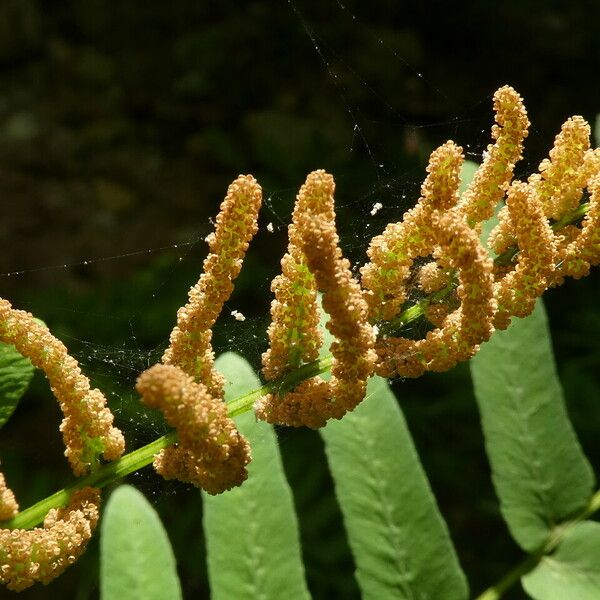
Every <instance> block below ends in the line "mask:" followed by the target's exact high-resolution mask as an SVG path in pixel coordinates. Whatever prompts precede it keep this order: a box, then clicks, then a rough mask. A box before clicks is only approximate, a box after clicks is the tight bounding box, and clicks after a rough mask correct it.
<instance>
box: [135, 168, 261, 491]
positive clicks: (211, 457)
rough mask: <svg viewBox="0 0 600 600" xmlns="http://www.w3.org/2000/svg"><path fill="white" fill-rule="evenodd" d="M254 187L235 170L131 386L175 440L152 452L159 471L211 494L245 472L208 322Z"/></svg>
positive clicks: (237, 248) (246, 455)
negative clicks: (195, 263)
mask: <svg viewBox="0 0 600 600" xmlns="http://www.w3.org/2000/svg"><path fill="white" fill-rule="evenodd" d="M261 203H262V190H261V187H260V185H258V183H257V182H256V180H255V179H254V177H252V176H251V175H240V176H239V177H238V178H237V179H236V180H235V181H234V182H233V183H232V184H231V185H230V186H229V189H228V190H227V196H226V197H225V200H223V203H222V204H221V209H220V212H219V214H218V216H217V219H216V227H215V231H214V232H213V233H211V234H210V235H209V236H208V238H207V241H208V245H209V249H210V253H209V255H208V257H207V258H206V260H205V261H204V270H203V273H202V275H201V276H200V280H199V281H198V283H197V284H196V285H195V286H193V287H192V288H191V289H190V292H189V302H188V303H187V304H186V305H185V306H183V307H182V308H180V309H179V311H178V312H177V325H176V326H175V328H174V329H173V331H172V333H171V338H170V345H169V347H168V348H167V350H166V352H165V353H164V355H163V359H162V361H163V364H162V365H155V366H154V367H151V368H150V369H148V370H147V371H145V372H144V373H142V374H141V375H140V377H139V379H138V382H137V389H138V391H139V392H140V394H141V395H142V400H143V402H144V403H145V404H147V405H148V406H151V407H153V408H158V409H160V410H161V411H162V412H163V413H164V415H165V418H166V420H167V422H168V423H169V424H170V425H172V426H173V427H174V428H175V429H176V430H177V434H178V442H177V443H176V444H175V445H173V446H171V447H169V448H165V449H164V450H162V451H161V452H160V453H159V454H157V455H156V456H155V458H154V468H155V470H156V471H157V472H158V473H159V474H160V475H162V476H163V477H164V478H165V479H179V480H180V481H184V482H187V483H191V484H193V485H195V486H196V487H199V488H202V489H204V490H205V491H206V492H208V493H209V494H218V493H220V492H224V491H225V490H228V489H230V488H232V487H234V486H237V485H240V484H241V483H242V482H243V481H244V480H245V479H246V477H247V471H246V465H247V464H248V463H249V462H250V460H251V453H250V445H249V444H248V442H247V441H246V439H245V438H244V437H243V436H242V435H241V434H240V433H239V431H238V430H237V428H236V427H235V424H234V422H233V421H232V420H231V419H229V418H228V417H227V407H226V405H225V403H224V401H223V386H224V383H225V382H224V379H223V376H222V375H221V374H220V373H218V372H217V371H216V370H215V368H214V352H213V349H212V346H211V339H212V327H213V325H214V324H215V322H216V320H217V318H218V316H219V314H220V313H221V311H222V309H223V305H224V304H225V302H227V300H228V299H229V297H230V296H231V293H232V291H233V282H234V280H235V278H236V277H237V276H238V274H239V272H240V270H241V268H242V262H243V260H244V256H245V254H246V250H247V249H248V245H249V243H250V240H251V239H252V238H253V237H254V235H255V234H256V232H257V231H258V224H257V220H258V211H259V209H260V205H261Z"/></svg>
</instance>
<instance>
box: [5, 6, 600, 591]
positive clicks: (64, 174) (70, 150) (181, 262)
mask: <svg viewBox="0 0 600 600" xmlns="http://www.w3.org/2000/svg"><path fill="white" fill-rule="evenodd" d="M344 6H345V7H346V8H344ZM599 23H600V3H598V2H596V1H590V2H585V1H582V0H579V1H574V2H569V3H567V2H548V1H544V2H542V1H538V2H535V1H529V2H526V1H520V2H516V1H506V2H494V3H492V2H477V1H475V0H470V1H466V2H461V3H454V2H444V3H442V2H440V3H435V2H411V3H405V2H388V1H380V0H377V1H373V2H368V3H367V2H360V3H359V2H353V1H348V2H346V3H345V4H341V3H340V2H337V1H336V0H322V1H321V2H315V1H314V0H294V1H293V2H292V3H288V2H287V1H285V0H279V1H271V2H268V1H255V2H231V1H226V0H223V1H220V2H206V1H202V0H193V1H192V0H173V1H171V2H169V3H163V2H155V1H148V0H146V1H145V2H141V1H133V0H123V1H121V2H110V1H106V0H105V1H102V0H87V1H82V2H77V1H75V0H71V1H54V2H41V0H40V1H37V2H36V1H34V0H4V1H3V2H1V3H0V207H1V209H2V217H1V220H0V249H1V250H0V295H1V296H3V297H6V298H8V299H10V300H11V301H12V302H13V303H14V304H15V305H16V306H18V307H20V308H26V309H28V310H31V311H32V312H34V313H35V314H36V316H39V317H40V318H42V319H44V320H45V321H46V322H47V323H48V325H49V326H50V327H51V328H52V330H53V331H54V332H56V333H57V335H59V336H60V337H61V339H63V340H64V341H65V342H66V343H67V345H68V346H69V348H70V349H71V350H72V351H73V353H74V354H75V355H76V357H77V358H78V359H79V360H80V362H81V363H82V366H83V368H84V370H85V371H86V373H87V374H88V375H89V376H90V377H91V378H92V379H93V381H94V383H95V384H96V385H99V386H101V387H102V389H103V390H105V391H106V392H107V393H108V394H109V396H110V398H111V405H112V406H113V408H114V409H115V412H116V413H117V419H118V421H119V424H120V425H121V426H122V427H123V429H124V430H125V433H126V435H127V438H128V442H129V444H130V448H133V447H135V446H136V445H139V444H141V443H144V442H146V441H149V440H151V439H153V438H154V437H155V436H156V434H157V432H162V431H163V430H164V426H163V425H162V424H161V422H160V420H159V419H157V418H155V417H153V416H152V415H150V416H149V415H146V414H145V413H144V412H143V411H142V410H141V409H140V408H139V407H138V403H137V399H136V397H135V395H134V394H133V393H132V384H133V381H134V380H135V377H136V375H137V374H138V373H139V372H140V371H141V370H143V369H144V368H145V367H146V366H148V365H149V364H152V363H153V362H154V361H156V360H157V359H158V358H159V356H160V354H161V352H162V349H163V348H164V347H165V344H166V340H167V336H168V333H169V331H170V328H171V327H172V325H173V322H174V316H175V311H176V309H177V307H178V306H180V305H181V304H182V303H183V302H184V301H185V297H186V291H187V288H188V287H189V286H190V285H191V284H192V283H193V282H195V280H196V279H197V277H198V273H199V270H200V266H201V262H202V259H203V257H204V255H205V251H206V246H205V244H204V243H203V241H202V240H203V238H204V237H205V236H206V234H207V233H209V231H210V223H209V218H210V217H211V216H213V215H215V214H216V211H217V208H218V204H219V202H220V201H221V199H222V197H223V195H224V193H225V190H226V187H227V185H228V183H229V182H230V181H231V180H232V179H233V178H234V177H235V176H236V175H237V174H238V173H247V172H251V173H253V174H254V175H255V176H256V177H257V178H258V179H259V181H260V182H261V184H262V185H263V189H264V195H265V199H266V203H265V204H266V206H265V208H264V210H263V213H262V215H261V232H260V234H259V235H258V236H257V238H256V240H255V243H254V244H253V246H252V247H251V250H250V253H249V255H248V258H247V260H246V263H245V268H244V271H243V273H242V275H241V277H240V279H239V284H238V286H237V288H236V292H235V294H234V297H233V298H232V300H231V301H230V302H229V303H228V307H227V310H226V311H225V313H224V318H223V320H222V324H221V325H219V326H218V327H217V330H216V334H215V346H216V348H217V350H218V351H221V350H225V349H232V350H238V351H239V352H241V353H242V354H244V355H245V356H246V357H247V358H248V359H249V360H251V362H252V363H253V364H254V365H258V364H259V354H260V352H261V351H262V350H263V349H264V347H265V334H264V331H265V328H266V326H267V324H268V307H269V302H270V299H271V296H270V292H269V282H270V279H271V278H272V277H273V276H274V275H275V274H276V273H277V270H278V257H279V256H280V254H281V253H282V252H283V251H284V248H285V224H286V223H287V222H288V218H289V214H290V212H291V207H292V202H293V198H294V195H295V191H296V190H297V188H298V186H299V185H300V184H301V183H302V181H303V179H304V177H305V176H306V174H307V172H308V171H310V170H312V169H315V168H320V167H322V168H326V169H328V170H330V171H331V172H332V173H333V174H334V176H335V177H336V181H337V186H338V193H337V202H338V205H339V207H340V208H339V216H338V221H339V228H340V231H341V234H342V236H343V246H344V251H345V253H346V254H347V255H348V256H349V257H351V258H352V259H353V261H354V262H355V263H356V264H357V265H360V264H362V263H363V262H364V260H365V254H364V252H365V248H366V246H367V243H368V240H369V238H370V237H371V236H372V235H374V234H376V233H379V232H380V231H381V230H382V228H383V226H384V224H385V223H386V222H388V221H392V220H398V219H399V218H400V216H401V214H402V212H403V210H405V209H406V208H408V207H410V206H411V205H412V204H413V203H414V201H415V199H416V197H417V195H418V189H419V186H420V183H421V180H422V177H423V172H424V165H425V161H426V158H427V156H428V154H429V152H430V151H431V150H432V149H433V148H434V147H435V146H436V145H439V144H441V143H443V142H444V141H446V140H447V139H448V138H452V139H455V141H457V142H458V143H460V144H462V145H463V147H464V148H465V151H466V152H467V154H468V156H469V158H472V159H473V160H478V159H479V158H480V156H481V151H482V150H483V149H484V148H485V145H486V144H487V143H488V139H489V130H490V127H491V124H492V111H491V96H492V94H493V92H494V90H495V89H496V88H498V87H499V86H500V85H503V84H505V83H510V84H511V85H513V86H514V87H516V88H517V89H518V90H519V91H520V93H521V94H522V95H523V96H524V98H525V101H526V105H527V107H528V110H529V115H530V119H531V121H532V123H533V125H532V129H531V132H530V136H529V139H528V142H527V150H526V156H525V159H524V161H523V162H522V163H521V164H520V166H519V167H518V175H519V176H521V177H523V176H526V175H527V174H528V173H530V172H531V171H533V170H535V168H536V166H537V164H538V162H539V160H540V159H541V158H542V157H543V155H544V153H545V152H547V151H548V149H549V147H550V145H551V142H552V139H553V137H554V135H555V134H556V133H557V132H558V130H559V128H560V124H561V123H562V122H563V121H564V120H565V119H566V118H567V117H568V116H570V115H572V114H583V115H584V116H585V117H586V118H588V119H590V120H591V121H593V120H594V119H595V115H596V113H598V112H600V83H599V81H600V78H599V77H598V73H599V72H600V68H599V67H600V36H599V32H600V29H599V25H598V24H599ZM311 38H312V39H311ZM317 46H318V50H317V48H316V47H317ZM380 165H381V166H380ZM375 202H381V203H382V204H383V207H384V208H383V209H382V210H381V211H380V212H379V214H378V215H377V216H375V217H371V216H370V214H369V213H370V210H371V207H372V205H373V204H374V203H375ZM269 222H272V223H273V224H274V226H275V233H274V234H269V233H267V232H266V230H265V226H266V224H267V223H269ZM175 244H183V245H182V246H180V247H174V245H175ZM161 247H166V249H163V250H156V249H157V248H161ZM146 249H154V251H152V252H145V251H143V252H139V253H135V251H138V250H146ZM132 253H133V254H132ZM113 256H117V257H118V258H117V259H109V260H98V259H104V258H107V257H113ZM84 261H88V262H89V264H84ZM62 265H67V266H65V267H63V266H62ZM54 266H57V268H47V267H54ZM14 272H20V273H18V274H13V275H10V276H9V275H8V274H9V273H14ZM21 272H22V273H21ZM599 289H600V274H599V272H598V271H597V270H596V272H594V273H593V274H592V276H590V277H589V278H587V279H586V280H583V281H579V282H573V281H569V282H567V283H566V284H565V285H564V286H563V287H562V288H560V289H558V290H552V291H550V292H549V293H548V294H547V305H548V308H549V313H550V320H551V325H552V328H553V336H554V345H555V349H556V353H557V359H558V362H559V370H560V374H561V377H562V381H563V383H564V385H565V389H566V395H567V401H568V406H569V411H570V414H571V415H572V417H573V420H574V422H575V426H576V429H577V431H578V433H579V435H580V437H581V440H582V443H583V445H584V447H585V450H586V452H587V454H588V456H589V457H590V459H591V460H592V463H593V464H594V465H596V467H598V466H600V443H599V442H598V434H597V432H598V431H599V430H600V408H599V406H600V393H599V390H600V381H599V377H598V372H599V371H600V369H599V362H600V342H599V341H598V340H599V336H600V312H599V311H598V309H597V302H598V297H599V295H598V292H599ZM232 309H238V310H240V311H242V312H243V313H244V314H246V316H247V317H248V320H247V321H246V322H245V323H238V322H236V321H234V320H233V319H232V318H231V317H229V314H228V313H229V311H230V310H232ZM394 389H395V391H396V393H397V395H398V397H399V399H400V402H401V405H402V407H403V409H404V411H405V413H406V415H407V418H408V422H409V425H410V428H411V431H412V433H413V435H414V437H415V441H416V444H417V447H418V449H419V451H420V454H421V456H422V459H423V462H424V464H425V467H426V469H427V472H428V474H429V477H430V479H431V483H432V486H433V489H434V491H435V493H436V495H437V497H438V500H439V503H440V507H441V510H442V512H443V514H444V516H445V518H446V519H447V521H448V524H449V527H450V530H451V533H452V536H453V539H454V541H455V543H456V545H457V548H458V553H459V556H460V558H461V561H462V564H463V566H464V568H465V570H466V572H467V574H468V576H469V579H470V582H471V585H472V589H473V591H474V592H478V591H480V590H481V589H483V588H484V587H485V586H487V585H489V584H490V583H491V582H492V581H493V580H495V579H496V578H498V577H499V576H501V575H502V574H503V573H504V572H506V571H507V570H508V569H509V568H510V566H511V565H513V564H514V563H515V562H517V561H518V560H519V558H520V553H519V551H518V549H517V548H516V546H515V544H513V543H512V542H511V541H510V538H509V536H508V533H507V531H506V527H505V526H504V525H503V523H502V521H501V519H500V516H499V513H498V506H497V502H496V500H495V497H494V494H493V490H492V488H491V484H490V478H489V472H488V466H487V461H486V458H485V455H484V451H483V443H482V438H481V432H480V429H479V425H478V415H477V411H476V407H475V404H474V400H473V398H472V392H471V387H470V381H469V376H468V370H467V369H466V368H465V366H464V365H463V366H461V367H459V368H457V369H454V370H453V371H451V372H449V373H446V374H443V375H436V376H426V377H423V378H421V379H419V380H417V381H397V382H396V383H395V385H394ZM59 419H60V417H59V414H58V409H57V407H56V403H55V402H54V401H53V400H52V399H51V396H50V393H49V391H48V390H47V386H46V384H45V381H44V379H43V377H41V376H37V377H36V379H35V381H34V384H33V386H32V389H31V391H30V393H29V394H28V395H27V397H26V399H25V400H24V401H23V403H22V405H21V406H20V407H19V409H18V411H17V413H16V414H15V416H14V418H13V419H12V420H11V422H10V423H9V424H8V425H7V426H6V427H5V428H4V429H3V430H2V434H1V436H0V457H1V458H2V468H3V470H5V471H6V473H7V476H8V477H9V481H10V483H11V485H12V486H13V487H14V488H15V490H16V492H17V495H18V497H19V499H20V500H21V504H22V506H27V505H28V504H30V503H31V502H34V501H35V500H37V499H39V498H41V497H43V496H44V495H46V494H47V493H50V492H52V491H55V490H56V489H57V488H59V487H62V486H63V485H64V484H65V483H67V482H68V481H70V476H69V473H68V469H67V467H66V463H65V460H64V459H63V458H62V456H61V455H62V445H61V441H60V437H59V434H58V431H57V429H58V422H59ZM279 433H280V439H281V442H282V444H281V447H282V452H283V455H284V460H285V465H286V470H287V472H288V475H289V478H290V481H291V483H292V487H293V490H294V495H295V498H296V502H297V506H298V511H299V517H300V526H301V533H302V542H303V548H304V553H305V561H306V569H307V577H308V582H309V586H310V588H311V591H312V592H313V595H314V597H315V598H317V599H329V598H344V599H346V598H348V599H352V598H357V597H358V590H357V587H356V584H355V582H354V579H353V575H352V571H353V564H352V558H351V556H350V554H349V551H348V548H347V544H346V541H345V537H344V533H343V527H342V523H341V519H340V515H339V512H338V510H337V507H336V504H335V500H334V497H333V492H332V485H331V481H330V479H329V476H328V474H327V470H326V465H325V461H324V457H323V454H322V447H321V443H320V439H319V437H318V435H317V434H315V433H314V432H310V431H292V430H281V431H279ZM597 471H599V469H598V468H597ZM131 480H132V482H133V483H134V484H137V485H139V486H140V487H141V489H142V491H144V492H145V493H146V494H147V495H148V497H149V498H150V499H151V500H152V502H153V503H154V504H155V505H156V507H157V509H158V510H159V511H160V514H161V516H162V518H163V520H164V522H165V524H166V526H167V529H168V531H169V534H170V537H171V540H172V542H173V545H174V548H175V552H176V554H177V558H178V561H179V567H180V573H181V577H182V583H183V587H184V589H185V592H186V598H207V597H208V587H207V581H206V573H205V567H204V557H203V552H204V551H203V544H202V540H201V535H202V533H201V505H200V500H199V496H198V494H197V493H196V492H195V491H194V490H189V489H188V488H187V487H186V486H183V485H178V484H174V483H166V482H163V481H161V480H159V479H158V478H156V477H155V476H154V475H153V474H152V472H151V470H150V469H146V470H145V471H143V472H142V473H141V474H140V475H137V476H135V477H132V478H131ZM97 593H98V589H97V550H96V544H95V543H93V544H92V545H91V546H90V549H89V550H88V552H87V554H86V556H85V557H84V559H82V560H81V561H80V562H79V563H78V564H77V566H75V567H73V568H72V569H71V570H70V571H69V572H68V573H67V574H65V575H64V576H62V577H61V578H60V579H59V580H57V581H56V582H55V583H53V584H52V585H51V587H50V588H42V587H37V588H33V589H32V590H31V591H28V592H26V593H24V594H22V595H21V597H22V598H45V597H48V595H49V594H52V596H53V597H55V598H69V599H70V598H77V599H83V598H94V597H96V596H97ZM3 595H6V597H13V596H15V597H16V595H14V594H10V593H8V592H6V591H5V590H1V591H0V596H1V597H4V596H3ZM507 597H510V596H507ZM519 597H523V595H522V592H520V591H519V590H516V591H515V592H514V594H513V595H512V598H519Z"/></svg>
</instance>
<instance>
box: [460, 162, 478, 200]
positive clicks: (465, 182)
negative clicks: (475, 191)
mask: <svg viewBox="0 0 600 600" xmlns="http://www.w3.org/2000/svg"><path fill="white" fill-rule="evenodd" d="M477 169H479V165H478V164H477V163H476V162H473V161H472V160H465V161H464V162H463V164H462V166H461V168H460V187H459V188H458V191H459V193H460V195H461V196H462V195H463V194H464V193H465V192H466V191H467V188H468V187H469V184H470V183H471V181H472V179H473V176H474V175H475V171H477Z"/></svg>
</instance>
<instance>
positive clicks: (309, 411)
mask: <svg viewBox="0 0 600 600" xmlns="http://www.w3.org/2000/svg"><path fill="white" fill-rule="evenodd" d="M334 188H335V186H334V182H333V177H332V176H331V175H329V174H328V173H325V171H322V170H319V171H314V172H313V173H311V174H310V175H309V176H308V177H307V179H306V182H305V184H304V185H303V186H302V187H301V188H300V192H299V194H298V197H297V200H296V207H295V210H294V215H293V222H292V224H291V225H290V227H289V239H290V241H289V247H288V252H287V254H286V255H285V256H284V258H283V260H282V268H283V273H282V275H280V276H278V277H277V278H276V279H275V280H274V282H273V286H272V289H273V291H274V292H275V300H274V301H273V303H272V307H271V315H272V324H271V326H270V327H269V339H270V342H271V345H270V348H269V350H268V351H267V352H265V353H264V355H263V368H264V373H265V376H266V377H267V378H269V379H270V378H272V377H273V376H274V375H275V376H278V375H283V374H285V373H286V372H289V371H290V370H291V369H293V368H294V367H296V366H298V364H299V361H300V360H304V361H306V360H314V358H316V356H317V354H318V350H319V347H320V345H321V339H320V336H319V334H318V330H317V325H318V322H319V309H318V305H317V302H316V295H317V290H320V291H321V292H323V308H324V310H325V312H326V313H327V314H328V315H329V322H328V323H327V329H328V330H329V332H330V333H331V334H332V336H334V338H335V340H334V341H333V343H332V344H331V348H330V350H331V353H332V355H333V365H332V368H331V379H330V380H329V381H325V380H324V379H322V378H320V377H313V378H311V379H308V380H306V381H304V382H302V383H301V384H300V385H299V386H298V387H297V388H296V389H295V390H293V391H290V392H288V393H287V394H283V395H280V394H278V393H276V392H272V393H270V394H267V395H265V396H263V397H262V398H261V399H260V400H259V401H258V402H257V404H256V406H255V411H256V414H257V416H258V417H259V418H261V419H264V420H266V421H269V422H270V423H284V424H287V425H295V426H299V425H307V426H309V427H313V428H317V427H322V426H323V425H324V424H325V423H326V421H327V419H329V418H336V419H340V418H341V417H342V416H343V415H344V414H345V413H346V412H347V411H349V410H352V409H353V408H354V407H355V406H356V405H357V404H358V403H359V402H360V401H361V400H362V399H363V398H364V396H365V390H366V385H367V379H368V378H369V376H370V375H371V373H372V371H373V365H374V362H375V358H376V356H375V353H374V351H373V345H374V342H375V335H374V332H373V328H372V326H371V325H370V324H369V323H368V321H367V317H368V308H367V304H366V302H365V301H364V299H363V297H362V293H361V289H360V285H359V284H358V282H357V281H356V279H354V277H353V276H352V272H351V270H350V263H349V262H348V260H346V259H345V258H343V257H342V252H341V250H340V248H339V239H338V235H337V232H336V227H335V212H334V200H333V192H334ZM295 298H299V299H300V303H301V304H300V306H301V310H298V308H299V307H298V306H296V307H295V306H294V305H293V304H292V302H293V300H294V299H295Z"/></svg>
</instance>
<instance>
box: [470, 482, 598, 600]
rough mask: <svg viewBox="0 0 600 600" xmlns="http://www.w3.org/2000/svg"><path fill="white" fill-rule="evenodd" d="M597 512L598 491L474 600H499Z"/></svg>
mask: <svg viewBox="0 0 600 600" xmlns="http://www.w3.org/2000/svg"><path fill="white" fill-rule="evenodd" d="M598 510H600V490H598V491H597V492H596V493H595V494H594V495H593V496H592V497H591V498H590V501H589V502H588V504H587V506H586V507H585V508H584V509H583V510H582V511H581V512H580V513H579V514H577V515H575V516H574V517H573V518H572V519H569V520H568V521H565V522H564V523H561V524H560V525H557V526H556V527H555V528H554V529H553V530H552V532H551V533H550V535H549V536H548V539H547V540H546V542H544V544H543V545H542V547H541V548H540V549H539V550H537V551H536V552H534V553H533V554H530V555H529V556H527V557H526V558H525V559H524V560H523V561H521V562H520V563H519V564H518V565H517V566H516V567H514V568H512V569H511V570H510V571H509V572H508V573H506V575H504V577H502V578H501V579H500V580H499V581H498V582H497V583H495V584H494V585H493V586H491V587H489V588H488V589H487V590H485V591H484V592H483V593H482V594H480V595H479V596H477V598H475V600H498V599H499V598H501V597H502V595H503V594H504V592H506V591H508V590H509V589H510V588H511V587H512V586H513V585H514V584H515V583H517V582H518V581H519V580H520V579H521V577H522V576H523V575H526V574H527V573H529V571H531V570H532V569H534V568H535V567H536V566H537V564H538V563H539V562H540V560H541V559H542V558H543V557H544V556H546V555H547V554H549V553H550V552H552V550H554V549H555V548H556V547H557V546H558V545H559V544H560V542H561V541H562V540H563V539H564V537H565V536H566V534H567V533H568V532H569V531H571V529H573V527H574V526H575V525H577V523H581V521H585V520H586V519H587V518H589V517H591V516H592V515H593V514H594V513H595V512H597V511H598Z"/></svg>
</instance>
